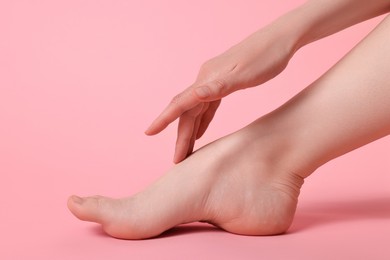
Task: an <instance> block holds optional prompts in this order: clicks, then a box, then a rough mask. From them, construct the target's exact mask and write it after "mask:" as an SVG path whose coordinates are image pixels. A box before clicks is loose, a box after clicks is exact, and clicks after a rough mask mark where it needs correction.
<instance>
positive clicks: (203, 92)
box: [195, 87, 210, 98]
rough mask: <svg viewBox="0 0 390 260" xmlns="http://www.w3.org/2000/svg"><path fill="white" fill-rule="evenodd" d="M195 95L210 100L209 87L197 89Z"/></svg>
mask: <svg viewBox="0 0 390 260" xmlns="http://www.w3.org/2000/svg"><path fill="white" fill-rule="evenodd" d="M195 93H196V95H197V96H198V97H199V98H208V97H209V96H210V90H209V88H208V87H199V88H196V89H195Z"/></svg>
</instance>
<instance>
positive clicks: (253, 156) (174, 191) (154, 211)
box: [68, 18, 390, 239]
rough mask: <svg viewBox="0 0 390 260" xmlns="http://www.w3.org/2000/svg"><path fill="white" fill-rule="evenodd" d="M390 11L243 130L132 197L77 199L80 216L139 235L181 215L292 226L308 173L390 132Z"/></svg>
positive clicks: (242, 227)
mask: <svg viewBox="0 0 390 260" xmlns="http://www.w3.org/2000/svg"><path fill="white" fill-rule="evenodd" d="M389 32H390V18H387V19H386V20H385V21H384V22H383V23H382V24H381V25H380V26H378V28H377V29H375V31H374V32H373V33H371V34H370V36H368V37H367V39H365V40H364V41H363V42H362V43H360V44H359V45H358V47H356V48H355V49H354V50H352V51H351V53H350V54H348V55H347V56H346V57H345V58H344V59H343V60H342V61H341V62H339V63H338V64H337V65H336V66H335V67H333V68H332V69H331V70H330V71H329V72H327V73H326V74H325V75H324V76H323V77H321V78H320V79H319V80H317V81H316V82H314V83H313V84H312V85H311V86H309V87H308V88H307V89H305V90H304V91H302V92H301V93H300V94H298V95H297V96H296V97H294V98H293V99H292V100H291V101H289V102H288V103H286V104H285V105H283V106H282V107H280V108H279V109H277V110H275V111H274V112H272V113H270V114H268V115H266V116H264V117H262V118H260V119H259V120H257V121H255V122H254V123H252V124H250V125H249V126H247V127H245V128H243V129H242V130H240V131H238V132H236V133H234V134H232V135H229V136H227V137H224V138H222V139H220V140H218V141H216V142H214V143H212V144H210V145H207V146H206V147H204V148H202V149H200V150H199V151H197V152H195V153H194V154H193V155H192V156H190V157H189V158H188V159H186V160H185V161H183V162H182V163H180V164H178V165H176V166H175V167H174V168H172V169H171V170H170V171H169V172H168V173H167V174H166V175H165V176H164V177H162V178H161V179H160V180H158V181H157V182H156V183H154V184H153V185H151V186H150V187H148V188H147V189H146V190H145V191H143V192H141V193H139V194H136V195H135V196H133V197H130V198H125V199H120V200H112V199H108V198H102V197H95V198H85V199H82V200H81V201H77V198H76V197H71V198H70V200H69V204H68V205H69V208H70V209H71V211H72V212H73V213H74V214H75V215H76V216H77V217H78V218H80V219H82V220H87V221H94V222H98V223H101V224H102V225H103V228H104V229H105V230H106V232H107V233H109V234H110V235H112V236H115V237H121V238H128V239H139V238H147V237H151V236H155V235H158V234H160V233H161V232H163V231H165V230H166V229H169V228H171V227H173V226H175V225H178V224H181V223H187V222H192V221H199V220H203V221H208V222H210V223H213V224H215V225H217V226H219V227H221V228H223V229H225V230H227V231H230V232H234V233H240V234H250V235H268V234H277V233H281V232H284V231H285V230H286V229H287V228H288V227H289V225H290V223H291V221H292V218H293V215H294V212H295V207H296V203H297V198H298V195H299V189H300V187H301V185H302V184H303V178H305V177H307V176H309V175H310V174H311V173H312V172H313V171H314V170H315V169H316V168H318V167H319V166H321V165H322V164H324V163H326V162H327V161H329V160H331V159H333V158H335V157H337V156H340V155H342V154H344V153H347V152H349V151H351V150H353V149H356V148H358V147H360V146H362V145H364V144H367V143H369V142H371V141H373V140H375V139H378V138H380V137H383V136H385V135H387V134H389V133H390V120H389V119H390V102H389V101H390V84H389V83H388V82H390V76H389V73H388V71H386V68H389V67H390V37H389Z"/></svg>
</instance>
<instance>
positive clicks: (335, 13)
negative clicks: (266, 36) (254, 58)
mask: <svg viewBox="0 0 390 260" xmlns="http://www.w3.org/2000/svg"><path fill="white" fill-rule="evenodd" d="M389 11H390V1H389V0H372V1H368V0H309V1H307V2H306V3H305V4H303V5H302V6H300V7H298V8H296V9H294V10H292V11H291V12H289V13H287V14H285V15H284V16H282V17H280V18H279V19H277V20H276V21H275V25H276V27H278V28H280V29H281V30H283V31H284V33H285V34H288V37H290V38H292V42H293V45H294V51H296V50H297V49H299V48H301V47H303V46H304V45H306V44H309V43H311V42H313V41H316V40H318V39H321V38H324V37H326V36H328V35H331V34H334V33H336V32H338V31H341V30H343V29H345V28H347V27H350V26H352V25H354V24H357V23H360V22H362V21H365V20H367V19H370V18H373V17H375V16H379V15H381V14H384V13H387V12H389Z"/></svg>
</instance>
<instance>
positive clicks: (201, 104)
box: [145, 25, 295, 163]
mask: <svg viewBox="0 0 390 260" xmlns="http://www.w3.org/2000/svg"><path fill="white" fill-rule="evenodd" d="M275 27H276V26H275V25H274V26H273V25H270V26H268V27H265V28H263V29H261V30H259V31H257V32H256V33H254V34H252V35H251V36H249V37H248V38H246V39H245V40H244V41H242V42H240V43H239V44H237V45H235V46H233V47H232V48H230V49H229V50H227V51H226V52H224V53H223V54H221V55H219V56H217V57H215V58H213V59H211V60H209V61H207V62H206V63H204V64H203V65H202V66H201V68H200V71H199V74H198V77H197V78H196V81H195V82H194V83H193V84H192V85H191V86H190V87H188V88H187V89H185V90H184V91H183V92H181V93H179V94H177V95H176V96H175V97H174V98H173V99H172V101H171V102H170V104H169V105H168V106H167V107H166V108H165V110H164V111H163V112H162V113H161V114H160V115H159V116H158V117H157V118H156V119H155V120H154V122H153V123H152V124H151V126H150V127H149V128H148V130H146V132H145V133H146V134H147V135H155V134H157V133H159V132H161V131H162V130H163V129H164V128H166V127H167V126H168V125H169V124H170V123H171V122H173V121H174V120H176V119H177V118H179V117H180V120H179V126H178V135H177V141H176V150H175V155H174V162H175V163H178V162H180V161H182V160H183V159H185V158H186V157H187V156H188V155H189V154H191V152H192V150H193V147H194V143H195V140H196V139H198V138H200V137H201V136H202V135H203V134H204V132H205V131H206V129H207V127H208V125H209V124H210V122H211V120H212V119H213V117H214V114H215V112H216V110H217V108H218V106H219V105H220V103H221V99H222V98H223V97H225V96H227V95H229V94H230V93H232V92H234V91H237V90H240V89H244V88H249V87H254V86H257V85H259V84H262V83H264V82H266V81H268V80H269V79H271V78H273V77H275V76H276V75H278V74H279V73H280V72H281V71H283V69H284V68H285V67H286V65H287V63H288V61H289V60H290V58H291V56H292V55H293V53H294V51H295V49H294V47H295V46H294V43H293V42H292V41H290V40H288V37H287V33H283V32H281V30H279V29H277V28H275Z"/></svg>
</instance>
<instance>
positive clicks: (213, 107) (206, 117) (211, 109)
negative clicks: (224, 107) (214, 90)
mask: <svg viewBox="0 0 390 260" xmlns="http://www.w3.org/2000/svg"><path fill="white" fill-rule="evenodd" d="M220 104H221V100H220V99H219V100H216V101H213V102H210V103H209V106H208V109H207V110H206V111H205V112H204V113H203V115H202V120H201V122H200V125H199V128H198V131H197V134H196V139H199V138H201V137H202V135H203V134H204V133H205V132H206V130H207V128H208V126H209V125H210V122H211V120H213V118H214V115H215V113H216V112H217V109H218V107H219V105H220Z"/></svg>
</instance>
